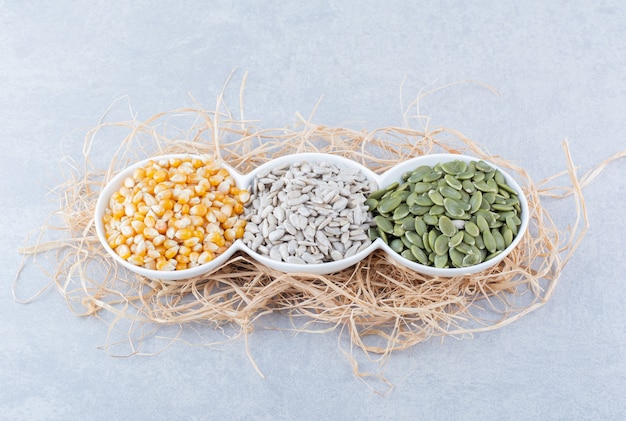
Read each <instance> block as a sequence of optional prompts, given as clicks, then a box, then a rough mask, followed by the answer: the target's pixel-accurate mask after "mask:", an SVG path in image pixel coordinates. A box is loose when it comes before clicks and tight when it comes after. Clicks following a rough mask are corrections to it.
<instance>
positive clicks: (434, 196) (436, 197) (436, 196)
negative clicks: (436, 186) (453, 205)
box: [428, 190, 443, 206]
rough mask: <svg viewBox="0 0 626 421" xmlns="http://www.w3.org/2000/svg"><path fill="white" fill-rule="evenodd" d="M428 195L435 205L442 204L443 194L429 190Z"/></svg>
mask: <svg viewBox="0 0 626 421" xmlns="http://www.w3.org/2000/svg"><path fill="white" fill-rule="evenodd" d="M428 197H429V198H430V200H431V201H432V202H433V203H434V204H435V205H439V206H443V196H442V195H441V193H439V192H438V191H437V190H430V191H429V192H428Z"/></svg>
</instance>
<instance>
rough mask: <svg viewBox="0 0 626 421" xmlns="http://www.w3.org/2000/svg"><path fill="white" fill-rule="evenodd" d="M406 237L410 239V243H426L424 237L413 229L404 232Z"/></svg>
mask: <svg viewBox="0 0 626 421" xmlns="http://www.w3.org/2000/svg"><path fill="white" fill-rule="evenodd" d="M404 237H405V238H406V239H407V240H408V241H409V243H411V244H414V245H422V246H423V245H424V243H423V242H422V237H421V236H420V235H419V234H418V233H416V232H413V231H406V232H405V233H404Z"/></svg>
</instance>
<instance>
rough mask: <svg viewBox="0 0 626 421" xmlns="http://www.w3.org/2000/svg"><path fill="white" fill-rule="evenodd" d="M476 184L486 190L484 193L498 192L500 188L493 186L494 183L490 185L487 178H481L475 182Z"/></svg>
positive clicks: (481, 189) (480, 188)
mask: <svg viewBox="0 0 626 421" xmlns="http://www.w3.org/2000/svg"><path fill="white" fill-rule="evenodd" d="M474 186H475V187H476V188H477V189H478V190H480V191H482V192H484V193H497V192H498V188H497V187H495V188H494V187H493V186H492V185H490V184H489V183H488V182H487V181H485V180H480V181H475V182H474Z"/></svg>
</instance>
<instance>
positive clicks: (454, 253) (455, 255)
mask: <svg viewBox="0 0 626 421" xmlns="http://www.w3.org/2000/svg"><path fill="white" fill-rule="evenodd" d="M448 255H449V256H450V261H451V262H452V265H454V266H455V267H457V268H460V267H463V257H465V255H464V254H463V253H461V252H460V251H458V250H456V249H454V248H451V249H450V251H449V252H448Z"/></svg>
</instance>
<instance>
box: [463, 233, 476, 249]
mask: <svg viewBox="0 0 626 421" xmlns="http://www.w3.org/2000/svg"><path fill="white" fill-rule="evenodd" d="M461 232H463V242H464V243H466V244H469V245H470V246H473V245H475V244H476V238H475V237H472V236H471V235H469V234H468V233H467V232H466V231H461ZM477 236H480V233H478V235H477Z"/></svg>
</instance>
